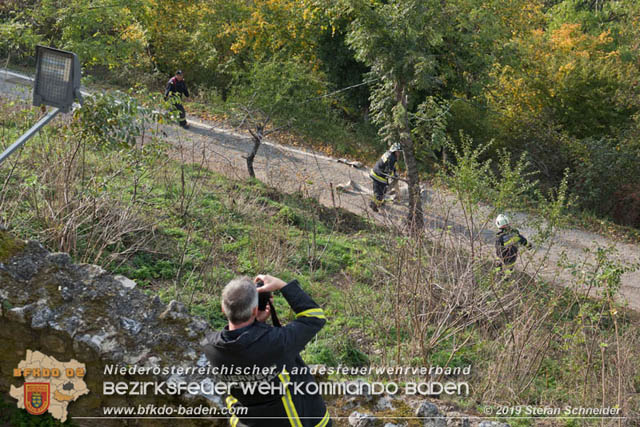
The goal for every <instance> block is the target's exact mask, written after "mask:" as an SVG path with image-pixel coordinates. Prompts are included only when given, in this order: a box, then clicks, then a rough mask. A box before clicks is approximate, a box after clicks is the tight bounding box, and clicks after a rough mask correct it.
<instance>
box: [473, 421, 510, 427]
mask: <svg viewBox="0 0 640 427" xmlns="http://www.w3.org/2000/svg"><path fill="white" fill-rule="evenodd" d="M478 427H510V426H509V424H507V423H501V422H499V421H487V420H482V421H480V423H479V424H478Z"/></svg>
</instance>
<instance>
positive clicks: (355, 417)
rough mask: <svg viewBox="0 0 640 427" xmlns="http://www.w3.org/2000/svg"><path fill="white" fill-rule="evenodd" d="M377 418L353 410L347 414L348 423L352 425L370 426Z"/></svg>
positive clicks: (359, 426) (358, 426) (354, 426)
mask: <svg viewBox="0 0 640 427" xmlns="http://www.w3.org/2000/svg"><path fill="white" fill-rule="evenodd" d="M377 421H378V419H377V418H376V417H374V416H373V415H370V414H362V413H360V412H358V411H354V412H352V413H351V415H349V425H350V426H353V427H370V426H375V425H376V423H377Z"/></svg>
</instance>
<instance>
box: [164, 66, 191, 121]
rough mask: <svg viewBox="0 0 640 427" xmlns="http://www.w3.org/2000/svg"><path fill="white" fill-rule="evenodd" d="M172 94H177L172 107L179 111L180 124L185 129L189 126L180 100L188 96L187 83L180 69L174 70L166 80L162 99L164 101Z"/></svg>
mask: <svg viewBox="0 0 640 427" xmlns="http://www.w3.org/2000/svg"><path fill="white" fill-rule="evenodd" d="M172 95H177V98H176V99H174V100H173V107H174V108H175V109H176V110H178V111H179V112H180V126H182V127H183V128H185V129H187V128H188V127H189V125H188V124H187V120H186V116H187V113H186V112H185V111H184V107H183V106H182V102H181V101H182V97H183V96H186V97H187V98H188V97H189V89H187V84H186V83H185V81H184V77H183V76H182V71H180V70H178V71H176V75H175V76H173V77H171V78H170V79H169V81H168V82H167V88H166V89H165V91H164V100H165V101H166V100H167V99H169V97H170V96H172Z"/></svg>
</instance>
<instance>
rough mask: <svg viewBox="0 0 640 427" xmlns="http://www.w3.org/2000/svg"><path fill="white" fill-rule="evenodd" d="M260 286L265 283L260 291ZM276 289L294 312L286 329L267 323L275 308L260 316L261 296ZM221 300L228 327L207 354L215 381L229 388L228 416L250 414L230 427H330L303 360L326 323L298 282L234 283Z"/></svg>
mask: <svg viewBox="0 0 640 427" xmlns="http://www.w3.org/2000/svg"><path fill="white" fill-rule="evenodd" d="M254 282H255V283H254ZM258 282H262V283H264V284H263V285H262V286H261V287H260V288H256V284H257V283H258ZM278 290H279V291H280V292H281V293H282V296H283V297H284V298H285V299H286V300H287V302H288V303H289V306H290V307H291V309H292V310H293V311H294V312H295V319H294V320H293V321H291V322H289V323H288V324H287V325H286V326H284V327H273V326H271V325H268V324H267V323H265V321H266V319H267V318H268V317H269V315H270V310H271V309H272V307H271V306H270V305H266V307H265V310H262V311H261V310H259V305H258V299H259V298H258V293H259V292H260V293H262V292H273V291H278ZM221 300H222V301H221V302H222V311H223V312H224V314H225V316H226V317H227V320H228V325H227V326H226V327H225V328H224V329H223V330H222V331H219V332H215V333H213V334H212V335H210V336H209V337H208V342H209V343H208V344H207V345H205V347H204V353H205V354H206V356H207V359H208V360H209V362H210V363H211V366H212V367H214V368H217V369H218V370H219V371H218V374H217V375H216V378H215V380H216V382H218V383H226V384H228V385H229V386H230V387H231V388H230V394H229V395H228V396H227V398H226V403H227V407H228V408H229V409H230V413H232V412H231V411H233V409H232V408H237V407H239V406H241V407H245V408H246V413H242V414H239V415H238V416H236V415H233V416H231V419H230V420H229V421H230V424H231V426H232V427H236V426H237V425H239V423H242V425H247V426H274V427H289V426H298V427H326V426H331V418H330V417H329V412H328V411H327V408H326V406H325V403H324V400H323V398H322V395H321V394H320V393H319V392H318V388H319V387H317V385H316V384H311V383H315V380H314V378H313V376H312V375H311V373H310V372H309V371H308V368H307V366H306V365H305V363H304V361H303V360H302V358H301V357H300V352H301V351H302V349H304V347H305V345H306V344H307V343H308V342H309V341H311V340H312V339H313V337H314V336H315V335H316V334H317V333H318V332H319V331H320V329H322V327H323V326H324V324H325V323H326V317H325V315H324V312H323V311H322V308H320V306H319V305H318V304H316V303H315V302H314V301H313V300H312V299H311V297H310V296H309V295H307V293H305V292H304V291H303V290H302V288H301V287H300V285H299V284H298V282H297V281H296V280H294V281H292V282H289V283H285V282H283V281H282V280H280V279H278V278H276V277H273V276H269V275H258V276H257V277H256V278H255V279H254V281H252V280H251V279H250V278H248V277H241V278H236V279H234V280H232V281H231V282H229V283H228V284H227V285H226V286H225V287H224V289H223V291H222V298H221ZM223 370H224V371H223ZM240 383H244V384H245V385H244V387H243V384H240ZM252 383H255V384H254V385H255V387H254V388H253V390H250V388H249V386H251V384H252ZM309 384H311V385H309ZM261 386H262V387H263V389H262V391H261ZM264 386H269V387H270V386H272V387H271V388H268V387H264ZM296 390H301V391H298V392H296ZM314 390H315V391H314ZM242 411H244V409H243V410H242Z"/></svg>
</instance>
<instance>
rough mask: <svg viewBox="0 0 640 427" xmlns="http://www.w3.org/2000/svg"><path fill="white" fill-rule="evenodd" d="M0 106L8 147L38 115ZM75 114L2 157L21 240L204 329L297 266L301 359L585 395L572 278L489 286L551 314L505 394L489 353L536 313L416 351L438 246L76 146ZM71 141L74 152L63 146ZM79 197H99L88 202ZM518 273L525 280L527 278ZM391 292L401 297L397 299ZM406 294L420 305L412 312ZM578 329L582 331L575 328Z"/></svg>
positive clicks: (6, 213) (535, 392)
mask: <svg viewBox="0 0 640 427" xmlns="http://www.w3.org/2000/svg"><path fill="white" fill-rule="evenodd" d="M25 111H26V112H25ZM0 112H1V113H2V114H3V117H5V120H6V121H5V126H4V128H3V131H2V133H0V135H2V138H3V140H2V143H3V144H4V145H6V144H8V143H9V142H10V141H12V140H13V139H14V138H15V137H16V136H17V135H18V134H19V133H20V131H21V130H22V128H23V127H24V123H25V119H29V120H31V119H33V118H34V116H35V114H36V113H35V112H34V111H33V110H31V109H28V108H26V107H25V105H23V104H19V103H13V104H10V103H7V102H0ZM74 126H76V124H74V123H73V122H70V121H57V122H56V123H55V124H54V125H53V126H52V127H51V128H49V129H48V130H47V131H46V132H44V133H43V134H42V135H41V136H39V137H36V138H35V139H34V140H33V141H30V143H29V144H28V145H27V147H26V148H25V151H24V152H23V154H22V155H21V156H20V157H19V158H14V161H15V160H17V161H18V164H17V167H16V168H15V170H14V171H13V174H12V175H11V176H8V174H9V171H10V169H9V168H3V169H1V170H0V185H2V183H5V182H6V183H7V185H6V187H5V190H4V193H3V194H2V199H1V200H2V203H3V204H2V206H1V207H2V209H1V210H0V211H1V212H2V221H3V222H6V223H7V224H9V225H10V226H11V227H12V231H13V232H14V233H16V234H18V235H19V236H20V237H21V238H25V239H27V238H35V239H38V240H41V241H43V242H44V243H45V245H46V246H48V247H49V248H50V249H51V250H67V251H69V252H71V254H72V256H73V257H74V259H75V260H76V261H78V262H88V261H90V262H96V263H99V264H101V265H103V266H104V267H106V268H108V269H110V270H111V271H112V272H114V273H120V274H124V275H126V276H128V277H130V278H132V279H134V280H136V282H137V283H138V285H139V286H140V287H142V288H143V289H145V290H146V291H147V292H148V293H149V294H152V295H159V296H160V297H161V298H162V299H163V300H164V301H165V302H166V301H169V300H171V299H177V300H180V301H182V302H184V303H185V304H186V305H187V306H188V307H189V310H190V311H191V312H192V313H193V314H196V315H199V316H202V317H204V318H206V319H207V320H208V321H209V322H210V324H211V325H212V327H214V328H220V327H222V326H224V325H225V324H226V320H225V318H224V317H223V315H222V313H221V311H220V301H219V295H220V291H221V289H222V287H223V286H224V284H226V283H227V282H228V281H229V280H230V279H231V278H233V277H234V276H236V275H250V276H252V275H255V274H258V273H262V272H266V273H271V274H274V275H276V276H279V277H281V278H283V279H285V280H291V279H294V278H296V279H298V280H299V281H300V283H301V285H302V287H303V288H304V289H306V290H307V291H308V292H309V293H310V294H311V295H312V296H313V297H314V299H315V300H316V301H318V302H319V303H320V304H321V305H322V306H323V307H324V308H325V311H326V313H327V316H328V318H329V322H328V324H327V325H326V327H325V328H324V329H323V330H322V331H321V333H320V334H318V336H317V337H316V338H314V340H312V342H311V343H310V344H309V345H308V346H307V348H306V350H305V351H304V352H303V358H304V359H305V360H306V361H307V362H308V363H323V364H327V365H339V364H342V365H348V366H363V365H364V366H366V365H369V364H371V365H389V364H395V363H399V364H401V365H408V366H423V365H425V364H431V365H444V364H449V365H450V366H465V365H467V364H472V365H473V374H472V378H470V379H469V381H470V382H471V383H474V384H476V387H477V388H478V389H482V387H483V386H486V387H489V390H491V392H492V396H491V399H492V400H491V401H492V402H504V403H508V402H511V403H513V401H514V399H515V401H516V402H517V403H521V404H525V403H529V404H552V403H558V402H562V403H572V404H575V403H578V402H580V403H582V400H581V397H580V396H579V393H578V392H577V391H576V381H575V379H576V377H577V376H579V375H580V374H581V372H582V371H581V369H582V368H581V367H584V366H585V364H586V363H587V361H586V360H585V359H584V351H583V346H584V345H585V344H584V342H583V341H584V340H586V342H587V343H591V342H594V343H596V342H597V343H600V342H603V343H608V345H613V343H614V338H615V336H614V332H613V327H612V323H611V316H610V315H608V314H607V313H606V312H605V313H604V314H602V313H599V312H598V311H597V309H598V308H602V307H603V306H602V304H600V305H598V304H599V303H598V302H593V303H590V302H589V301H587V300H584V299H577V298H576V296H575V295H574V294H572V293H570V292H569V291H559V290H557V289H556V288H553V287H550V286H547V285H544V284H543V283H539V282H538V283H535V284H534V285H531V284H528V285H527V287H520V288H518V287H517V286H516V285H514V286H516V290H517V292H515V291H514V289H513V288H512V287H511V288H510V287H505V288H504V289H500V292H501V293H504V294H505V295H513V296H515V297H517V298H518V299H519V300H520V301H521V302H520V305H518V306H517V308H518V309H519V310H527V309H530V308H531V307H534V308H538V309H539V310H541V311H540V313H543V314H544V313H545V311H544V310H546V309H548V310H550V312H551V315H550V316H548V318H545V319H544V320H543V321H542V322H541V323H540V324H539V325H538V329H535V330H530V331H528V332H529V335H530V336H527V337H526V339H529V338H530V337H535V338H536V339H539V340H540V342H541V343H546V342H549V346H548V348H546V350H545V352H544V353H543V354H542V355H540V354H539V353H536V351H537V347H535V346H533V345H531V346H530V347H529V346H524V344H523V347H522V348H514V352H516V353H517V352H520V353H526V354H528V353H529V352H531V357H532V358H533V357H542V359H541V361H542V362H541V363H540V365H539V367H538V368H537V369H538V370H537V372H534V373H533V374H532V375H533V376H532V382H531V386H530V387H528V388H526V389H525V390H523V391H522V392H521V393H520V394H518V395H516V396H513V395H512V394H510V393H512V392H510V391H509V384H500V383H496V384H491V383H489V382H487V378H491V377H492V375H494V374H492V372H494V371H493V370H494V369H495V368H494V367H493V366H494V365H496V364H498V363H499V362H500V358H501V357H505V354H508V355H510V354H511V353H501V352H500V351H503V350H500V351H499V350H498V349H502V348H506V347H505V345H506V344H508V345H512V344H511V341H510V338H509V336H510V335H509V334H510V333H511V332H512V331H514V330H515V331H519V330H520V329H519V328H523V327H524V326H526V322H525V320H526V319H535V318H536V316H537V314H536V313H532V315H531V317H530V318H522V317H520V316H521V312H519V311H518V309H513V311H509V312H508V313H504V315H503V314H499V315H498V316H497V317H495V318H492V319H490V320H480V321H477V322H475V323H472V324H470V325H469V326H468V327H465V328H463V329H462V330H461V331H460V332H458V333H455V334H453V335H451V336H450V337H449V338H447V339H442V340H439V341H437V342H436V343H435V344H434V345H433V346H432V347H431V348H429V349H428V352H427V353H426V354H425V353H422V350H421V349H420V340H418V339H417V338H416V337H417V335H416V327H420V326H421V325H420V324H416V323H415V319H421V318H422V317H419V316H423V315H427V314H429V312H430V311H437V310H440V308H438V304H436V305H432V306H429V305H428V304H431V303H433V299H432V298H433V295H436V296H437V294H429V295H432V296H430V297H429V298H427V299H424V300H423V299H422V298H425V297H424V296H423V294H422V293H423V292H425V291H426V290H428V289H426V287H425V286H420V287H415V280H414V279H413V276H412V275H413V273H414V269H415V271H419V272H420V275H421V276H420V278H421V280H425V282H424V283H428V279H424V278H425V277H429V274H431V273H432V272H430V269H438V268H442V267H441V266H440V263H441V259H440V257H442V255H439V252H440V251H439V250H438V248H437V247H434V246H433V245H432V244H431V243H428V244H426V246H425V247H424V248H422V250H423V251H424V253H425V255H423V256H416V255H415V254H416V252H415V251H414V249H413V247H412V246H411V245H409V244H407V243H406V240H405V239H397V238H396V236H393V235H392V234H390V233H389V231H388V230H385V229H381V228H379V227H378V226H376V225H375V224H372V223H370V222H368V221H366V220H365V219H363V218H361V217H359V216H356V215H354V214H352V213H349V212H347V211H344V210H333V209H329V208H326V207H324V206H322V205H321V204H319V203H318V201H317V200H313V199H309V198H305V197H303V196H302V195H301V194H283V193H281V192H279V191H277V190H276V189H273V188H269V187H267V186H265V185H264V184H262V183H260V182H259V181H256V180H248V181H236V180H231V179H228V178H227V177H225V176H222V175H220V174H217V173H215V172H212V171H210V170H207V169H205V168H203V167H202V166H200V165H197V164H191V165H180V164H179V163H177V162H175V161H173V160H171V159H170V158H169V156H168V155H167V154H166V152H164V153H163V154H162V155H160V156H158V157H155V158H153V159H150V160H149V162H150V165H149V166H148V167H147V168H134V167H132V165H131V164H130V163H128V162H130V161H132V160H131V159H132V158H133V157H132V156H126V155H123V149H112V148H105V147H103V146H100V145H96V144H92V143H88V142H85V145H84V146H83V145H82V143H81V142H82V141H79V140H78V137H77V135H78V133H77V128H75V127H74ZM75 147H79V148H80V150H79V151H78V152H80V153H83V156H75V157H74V156H73V153H74V148H75ZM159 148H160V149H161V151H162V150H164V149H162V147H159ZM134 149H135V148H134ZM52 159H55V160H56V161H52ZM82 159H84V163H83V162H82ZM182 175H184V184H182V180H181V179H180V177H181V176H182ZM107 176H108V177H109V179H108V180H107V179H105V178H104V177H107ZM69 177H70V178H69ZM134 178H135V179H134ZM134 182H135V183H136V185H137V190H134ZM134 193H135V194H137V198H136V199H134ZM65 197H66V198H65ZM88 206H89V207H92V206H98V207H99V209H94V210H87V209H86V208H87V207H88ZM49 207H50V208H51V209H49ZM109 207H111V208H112V209H113V212H112V210H109V209H108V208H109ZM125 211H126V212H129V213H130V215H129V216H127V217H126V218H127V221H124V222H122V221H121V222H118V221H119V220H120V219H121V218H122V217H123V215H122V212H125ZM83 212H84V213H83ZM89 212H90V213H91V214H89ZM114 212H115V214H114ZM71 214H74V215H71ZM116 214H117V217H116ZM70 221H77V223H75V222H70ZM77 225H80V226H77ZM105 227H107V229H109V230H113V231H112V232H110V233H109V236H108V237H109V238H104V239H103V238H102V237H101V236H100V234H99V233H97V231H100V230H101V229H103V228H105ZM109 227H111V228H109ZM60 230H67V231H68V232H67V233H66V234H65V233H61V231H60ZM68 242H73V244H70V243H68ZM400 242H402V243H400ZM430 249H436V250H434V251H433V253H435V254H436V255H434V256H435V257H436V258H433V259H430V258H428V257H429V256H430V255H428V253H429V250H430ZM463 255H464V254H461V255H460V256H463ZM400 262H406V263H407V264H406V266H405V265H400ZM422 262H424V265H421V264H420V263H422ZM429 262H432V263H434V264H429ZM431 265H432V266H433V267H431ZM452 271H453V270H452ZM467 279H468V278H467ZM467 279H465V278H464V277H462V276H460V277H454V278H453V279H452V280H453V283H457V282H460V283H462V282H463V281H464V280H467ZM518 280H522V281H523V283H524V281H525V278H518ZM420 283H422V282H420ZM483 286H484V285H483ZM485 290H486V289H482V288H479V290H478V291H479V292H483V291H485ZM398 292H402V294H399V293H398ZM396 297H401V299H400V300H399V302H397V301H396V299H395V298H396ZM417 303H424V304H425V307H427V308H425V309H424V310H423V309H422V308H421V307H419V306H417ZM474 304H475V302H474ZM588 304H593V307H594V309H593V310H592V311H589V312H584V311H580V309H581V308H584V307H586V306H587V305H588ZM275 305H276V309H277V311H278V313H279V315H280V317H281V319H282V320H283V321H285V322H286V321H291V320H292V319H293V314H292V312H291V310H290V309H289V308H288V307H287V304H286V301H284V299H283V298H282V297H281V296H276V298H275ZM428 307H431V308H428ZM572 307H575V308H572ZM414 308H415V310H416V311H415V312H412V311H411V310H413V309H414ZM459 311H460V310H459ZM412 313H413V314H412ZM621 313H622V314H620V317H619V318H618V322H619V325H618V326H619V328H620V329H621V330H622V331H623V332H624V333H625V334H627V335H625V339H628V340H629V342H630V343H634V342H635V343H637V341H633V340H634V339H636V337H637V332H634V331H635V330H637V325H638V321H637V319H635V320H634V319H632V318H630V317H627V315H626V314H624V312H623V311H622V310H621ZM586 315H588V316H591V317H594V316H596V317H597V316H601V317H598V318H599V319H601V321H600V322H599V323H597V324H592V323H589V322H590V320H589V321H588V319H587V318H586V317H585V316H586ZM585 319H587V320H585ZM436 320H438V318H434V323H433V324H427V326H428V328H427V329H426V335H425V336H426V337H427V338H429V337H433V336H434V334H435V333H436V331H437V327H436V325H437V323H436V322H435V321H436ZM412 322H413V323H412ZM523 325H524V326H523ZM594 325H596V326H598V327H594ZM585 328H586V329H585ZM523 330H526V329H523ZM585 330H588V331H589V334H590V335H588V336H584V335H583V334H584V331H585ZM522 339H523V340H524V339H525V335H524V333H523V336H522ZM465 340H468V341H466V342H467V343H468V344H466V345H465V346H463V347H462V348H461V349H459V350H457V351H456V352H455V354H453V357H451V355H452V351H453V349H454V348H456V346H457V345H459V343H460V342H461V341H465ZM581 340H583V341H581ZM524 343H525V344H527V341H526V340H525V341H524ZM504 351H506V350H504ZM514 357H515V356H514ZM614 357H615V354H613V353H611V354H609V353H607V358H606V359H605V362H606V364H607V366H608V367H609V368H611V369H613V368H612V366H613V365H610V364H611V363H613V362H612V361H613V358H614ZM630 357H632V356H630ZM525 360H526V359H525ZM535 360H537V359H535ZM594 362H600V361H599V360H592V361H591V364H590V365H589V366H590V368H589V369H594V370H596V369H598V366H597V363H594ZM636 362H637V359H636ZM634 366H635V367H634ZM637 366H638V364H637V363H636V364H635V365H630V367H629V368H628V373H629V378H636V380H634V381H635V382H633V384H636V385H633V384H632V385H630V386H629V387H631V388H633V387H636V389H635V392H636V393H637V392H638V391H640V372H639V371H638V368H637ZM612 375H613V374H612ZM333 379H339V377H335V378H333ZM505 381H507V380H506V379H505ZM510 381H511V380H510ZM513 381H516V380H513ZM587 381H589V384H590V387H597V386H598V385H597V381H599V379H598V378H597V377H595V378H587ZM516 383H517V381H516ZM474 393H478V394H473V395H472V396H468V397H466V398H465V399H475V401H476V402H477V403H476V405H477V404H478V403H480V402H482V401H483V395H482V394H480V393H481V392H480V390H474ZM591 397H592V396H590V395H589V396H587V398H591ZM589 402H591V401H589ZM475 409H476V410H478V409H479V406H475ZM470 410H474V406H473V405H470Z"/></svg>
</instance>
